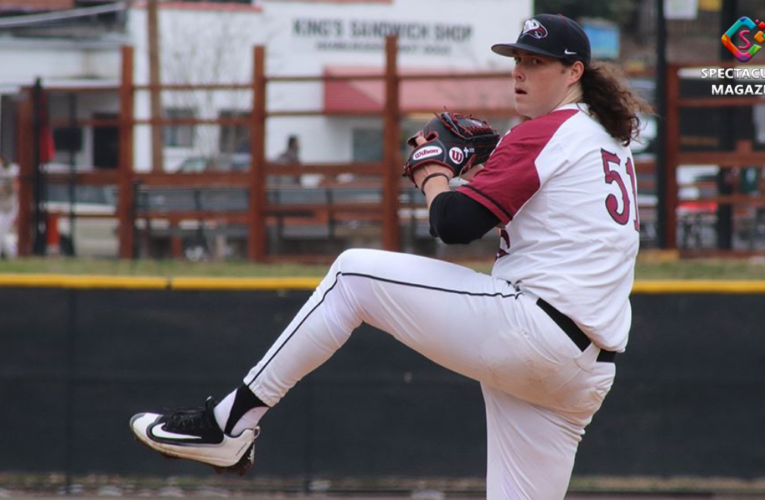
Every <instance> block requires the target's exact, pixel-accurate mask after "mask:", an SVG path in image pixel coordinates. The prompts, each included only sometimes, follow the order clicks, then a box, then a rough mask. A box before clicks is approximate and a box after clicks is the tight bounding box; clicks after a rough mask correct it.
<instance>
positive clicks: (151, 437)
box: [130, 398, 260, 475]
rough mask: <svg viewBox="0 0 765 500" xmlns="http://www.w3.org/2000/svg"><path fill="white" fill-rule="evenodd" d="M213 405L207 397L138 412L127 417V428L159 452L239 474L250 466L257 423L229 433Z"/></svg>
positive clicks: (218, 470)
mask: <svg viewBox="0 0 765 500" xmlns="http://www.w3.org/2000/svg"><path fill="white" fill-rule="evenodd" d="M214 407H215V401H213V399H212V398H207V401H206V402H205V405H204V406H203V407H197V408H181V409H178V410H176V411H174V412H172V413H168V414H167V415H161V414H158V413H139V414H137V415H135V416H133V418H131V419H130V429H131V430H132V431H133V433H134V434H135V436H136V438H137V439H138V440H139V441H140V442H141V443H143V444H145V445H146V446H148V447H149V448H151V449H152V450H154V451H157V452H159V453H161V454H162V455H165V456H167V457H172V458H186V459H189V460H195V461H197V462H202V463H204V464H207V465H211V466H212V467H213V468H215V470H216V472H219V473H220V472H236V473H238V474H239V475H242V474H244V473H245V472H246V471H247V469H249V468H250V467H252V464H253V461H254V459H255V438H257V437H258V434H260V427H256V428H254V429H245V430H244V431H243V432H242V433H241V434H239V435H237V436H229V435H227V434H225V433H224V432H223V431H221V430H220V427H218V423H217V422H216V421H215V415H214V414H213V408H214Z"/></svg>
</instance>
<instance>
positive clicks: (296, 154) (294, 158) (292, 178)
mask: <svg viewBox="0 0 765 500" xmlns="http://www.w3.org/2000/svg"><path fill="white" fill-rule="evenodd" d="M276 163H280V164H283V165H299V164H300V139H299V138H298V136H296V135H291V136H289V137H288V138H287V149H285V150H284V151H283V152H282V154H280V155H279V156H278V157H277V158H276ZM274 180H275V181H276V183H277V184H299V183H300V176H299V175H279V176H276V178H275V179H274Z"/></svg>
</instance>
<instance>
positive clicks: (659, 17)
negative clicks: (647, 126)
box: [655, 0, 676, 248]
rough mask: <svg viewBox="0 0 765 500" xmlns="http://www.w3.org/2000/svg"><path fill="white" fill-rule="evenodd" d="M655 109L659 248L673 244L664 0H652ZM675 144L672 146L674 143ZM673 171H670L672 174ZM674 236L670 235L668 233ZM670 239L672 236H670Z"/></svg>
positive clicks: (673, 215)
mask: <svg viewBox="0 0 765 500" xmlns="http://www.w3.org/2000/svg"><path fill="white" fill-rule="evenodd" d="M655 74H656V112H657V113H658V114H659V119H658V120H656V123H657V129H658V130H657V133H656V174H655V175H656V193H657V194H658V197H657V202H656V214H657V218H656V220H657V221H658V224H657V228H656V229H657V235H658V238H657V239H658V242H657V243H658V244H659V248H668V247H670V246H671V247H672V248H674V245H671V243H672V242H670V241H669V239H668V238H667V234H666V231H667V229H666V228H667V217H675V214H674V213H669V211H668V210H667V200H666V194H667V178H666V176H667V168H668V166H667V151H666V138H665V135H666V133H667V125H666V121H665V120H666V119H667V20H666V18H665V15H664V0H656V73H655ZM675 147H676V146H675ZM673 175H674V174H673ZM670 237H671V238H674V237H675V236H674V235H671V236H670ZM673 241H674V240H673Z"/></svg>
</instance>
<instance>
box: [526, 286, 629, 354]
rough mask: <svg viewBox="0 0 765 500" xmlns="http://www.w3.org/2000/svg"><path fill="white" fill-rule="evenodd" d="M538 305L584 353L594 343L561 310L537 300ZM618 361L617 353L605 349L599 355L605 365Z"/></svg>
mask: <svg viewBox="0 0 765 500" xmlns="http://www.w3.org/2000/svg"><path fill="white" fill-rule="evenodd" d="M537 305H538V306H539V307H540V308H541V309H542V310H543V311H544V312H546V313H547V315H548V316H550V318H551V319H552V320H553V321H555V323H556V324H557V325H558V326H559V327H560V328H561V330H563V331H564V332H566V335H568V336H569V338H570V339H571V340H573V341H574V344H576V346H577V347H578V348H579V350H581V351H582V352H584V350H585V349H587V348H588V347H590V344H592V341H591V340H590V338H589V337H588V336H587V335H586V334H585V333H584V332H583V331H582V329H581V328H579V327H578V326H576V323H574V322H573V321H572V320H571V318H569V317H568V316H566V315H565V314H563V313H562V312H560V311H559V310H557V309H555V308H554V307H553V306H551V305H550V304H548V303H547V302H545V301H544V300H542V299H537ZM615 359H616V352H615V351H606V350H605V349H601V350H600V352H599V353H598V361H603V362H604V363H613V362H614V360H615Z"/></svg>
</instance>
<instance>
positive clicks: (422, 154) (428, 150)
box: [412, 146, 443, 161]
mask: <svg viewBox="0 0 765 500" xmlns="http://www.w3.org/2000/svg"><path fill="white" fill-rule="evenodd" d="M441 153H443V150H442V149H441V148H439V147H437V146H426V147H424V148H422V149H420V150H418V151H416V152H415V153H414V154H413V155H412V159H413V160H415V161H417V160H422V159H423V158H430V157H431V156H439V155H441Z"/></svg>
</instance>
